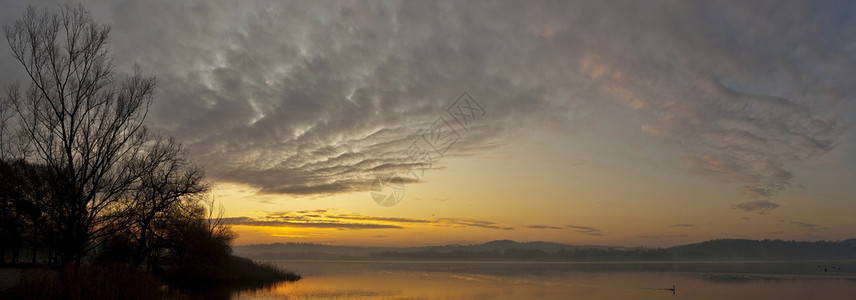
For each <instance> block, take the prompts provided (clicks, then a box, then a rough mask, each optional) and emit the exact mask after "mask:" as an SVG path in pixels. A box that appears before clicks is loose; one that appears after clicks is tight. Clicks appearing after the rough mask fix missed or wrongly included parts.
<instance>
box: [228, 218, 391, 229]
mask: <svg viewBox="0 0 856 300" xmlns="http://www.w3.org/2000/svg"><path fill="white" fill-rule="evenodd" d="M223 222H224V223H225V224H228V225H244V226H265V227H295V228H336V229H402V228H404V227H401V226H398V225H390V224H372V223H339V222H323V221H311V222H301V221H295V220H285V219H280V220H269V219H263V220H258V219H253V218H248V217H232V218H223Z"/></svg>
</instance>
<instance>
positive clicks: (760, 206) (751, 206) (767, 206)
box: [734, 200, 780, 215]
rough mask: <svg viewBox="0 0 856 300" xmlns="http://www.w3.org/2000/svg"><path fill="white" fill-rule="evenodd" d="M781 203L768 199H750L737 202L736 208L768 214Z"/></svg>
mask: <svg viewBox="0 0 856 300" xmlns="http://www.w3.org/2000/svg"><path fill="white" fill-rule="evenodd" d="M779 206H780V205H778V204H776V203H773V202H770V201H767V200H757V201H749V202H743V203H740V204H737V205H735V206H734V208H736V209H739V210H742V211H745V212H758V213H759V214H762V215H763V214H767V213H769V212H770V211H771V210H774V209H776V208H777V207H779Z"/></svg>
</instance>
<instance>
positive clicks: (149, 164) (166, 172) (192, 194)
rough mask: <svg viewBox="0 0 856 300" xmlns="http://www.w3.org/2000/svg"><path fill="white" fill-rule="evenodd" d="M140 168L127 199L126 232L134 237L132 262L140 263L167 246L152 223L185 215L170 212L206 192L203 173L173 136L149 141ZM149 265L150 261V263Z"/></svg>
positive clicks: (161, 232) (167, 220)
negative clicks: (128, 202)
mask: <svg viewBox="0 0 856 300" xmlns="http://www.w3.org/2000/svg"><path fill="white" fill-rule="evenodd" d="M150 143H151V145H150V147H149V148H148V149H149V150H148V151H147V153H146V155H145V156H143V157H142V158H141V159H140V161H139V163H138V164H137V166H138V168H141V169H142V170H141V174H142V176H141V177H140V182H139V186H138V187H137V189H136V190H135V192H134V194H133V195H131V196H133V197H132V199H133V201H131V202H130V204H131V205H132V207H131V208H130V214H129V217H130V220H129V221H130V222H129V226H128V228H127V229H128V231H129V232H130V235H131V236H133V237H134V238H135V240H136V241H135V244H136V248H137V249H136V251H135V253H134V256H133V264H134V265H139V264H141V263H143V262H144V260H146V259H150V258H152V256H153V254H154V253H156V252H157V251H158V250H161V249H164V248H167V246H168V243H166V242H165V241H164V236H165V235H166V234H165V233H164V232H163V231H162V230H159V229H160V228H158V227H157V226H155V225H156V224H157V223H158V222H161V223H163V222H175V220H174V219H176V218H187V217H188V216H185V215H180V214H178V215H176V214H170V212H171V211H174V210H176V209H177V207H181V206H184V205H188V203H195V202H198V201H199V200H200V199H201V197H203V194H204V193H205V192H207V191H208V185H207V184H206V183H205V182H204V179H205V177H204V176H205V175H204V172H203V170H202V168H200V167H199V166H196V165H193V164H191V163H190V162H189V161H188V160H187V159H186V156H187V154H186V153H185V150H184V149H183V148H182V147H181V145H179V144H178V143H176V142H175V140H173V139H164V138H156V139H153V140H152V141H150ZM149 265H150V266H151V262H150V264H149Z"/></svg>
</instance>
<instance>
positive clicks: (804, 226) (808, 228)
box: [790, 221, 826, 231]
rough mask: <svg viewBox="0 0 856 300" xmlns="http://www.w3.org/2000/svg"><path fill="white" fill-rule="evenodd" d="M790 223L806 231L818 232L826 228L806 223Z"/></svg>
mask: <svg viewBox="0 0 856 300" xmlns="http://www.w3.org/2000/svg"><path fill="white" fill-rule="evenodd" d="M790 223H791V224H793V225H796V226H799V227H801V228H802V229H805V230H806V231H818V230H820V229H826V227H823V226H820V225H817V224H811V223H806V222H798V221H791V222H790Z"/></svg>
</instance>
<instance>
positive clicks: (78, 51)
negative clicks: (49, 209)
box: [4, 6, 155, 263]
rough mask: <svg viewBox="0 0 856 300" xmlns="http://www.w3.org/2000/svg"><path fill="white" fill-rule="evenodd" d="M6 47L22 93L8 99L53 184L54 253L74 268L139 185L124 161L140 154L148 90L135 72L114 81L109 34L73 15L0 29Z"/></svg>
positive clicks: (31, 18)
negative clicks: (23, 81)
mask: <svg viewBox="0 0 856 300" xmlns="http://www.w3.org/2000/svg"><path fill="white" fill-rule="evenodd" d="M4 29H5V33H6V39H7V40H8V41H9V45H10V47H11V49H12V53H13V55H14V56H15V58H16V59H17V60H18V61H19V62H20V63H21V65H23V67H24V70H25V71H26V74H27V75H28V76H29V79H30V84H29V86H28V87H27V88H26V89H25V90H24V91H23V92H22V91H20V88H19V87H18V86H17V85H13V86H12V87H11V88H10V91H9V93H8V97H9V98H10V100H11V102H12V103H13V104H14V107H15V110H16V112H17V117H18V118H19V120H20V122H19V125H20V126H19V129H20V130H21V131H22V132H23V134H24V136H25V137H26V142H27V143H28V146H30V147H32V149H33V152H34V154H33V155H32V157H28V158H27V159H35V160H37V161H38V162H40V163H43V164H45V165H46V166H47V167H48V168H50V170H51V171H52V173H54V174H55V175H56V182H54V187H55V189H56V191H55V193H54V195H56V196H59V197H62V201H59V203H58V204H60V205H62V209H61V210H59V211H58V212H59V213H60V215H58V216H54V217H55V219H56V220H57V221H58V225H59V227H60V228H59V229H60V231H61V233H62V234H61V236H60V237H61V238H62V239H63V240H62V241H59V244H60V245H63V247H61V248H60V249H58V251H59V255H60V258H61V262H62V263H68V262H72V261H74V262H77V263H80V260H81V258H82V257H83V256H84V255H85V254H86V253H87V252H88V251H90V250H92V246H95V245H97V243H93V241H95V240H97V239H99V238H101V237H104V236H105V235H106V234H107V233H106V232H105V230H107V229H109V228H111V227H112V226H111V224H112V222H114V221H115V220H117V218H116V216H118V215H120V214H119V213H118V211H115V209H116V208H119V207H118V206H117V205H115V203H116V202H117V201H118V200H119V199H120V198H121V197H122V196H123V195H124V194H125V193H126V192H127V191H128V189H129V188H130V187H131V186H132V185H133V183H134V181H135V180H136V179H137V178H138V177H139V175H140V174H139V173H137V172H139V171H140V170H139V168H133V167H132V164H131V163H130V162H131V161H133V160H134V158H135V157H136V156H138V155H141V150H143V146H144V144H145V143H144V142H145V141H146V130H145V127H144V126H143V119H144V118H145V115H146V113H147V111H148V107H149V105H150V103H151V99H152V93H153V91H154V87H155V79H154V78H153V77H146V76H143V75H142V74H141V73H140V71H139V69H137V70H135V72H134V74H133V75H130V76H122V75H116V74H114V72H113V65H112V64H111V61H110V58H109V51H108V48H107V42H108V41H109V37H110V27H109V26H106V25H100V24H98V23H96V22H95V21H94V20H93V19H92V18H91V17H90V16H89V14H88V13H87V12H86V10H85V9H84V8H83V7H82V6H76V7H72V6H62V7H61V8H60V9H59V10H58V11H51V10H47V9H45V10H43V11H41V12H38V11H37V10H36V9H35V8H32V7H30V8H29V9H28V10H27V12H26V14H25V15H24V17H23V18H22V19H21V20H18V21H16V22H15V23H14V24H13V25H11V26H5V27H4Z"/></svg>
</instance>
